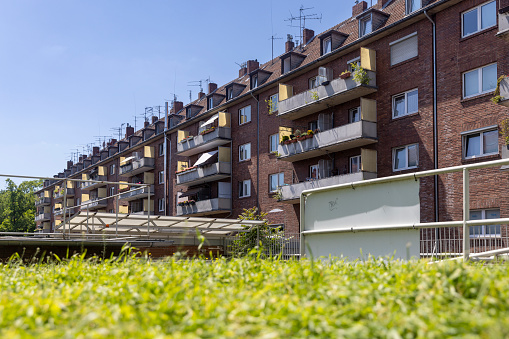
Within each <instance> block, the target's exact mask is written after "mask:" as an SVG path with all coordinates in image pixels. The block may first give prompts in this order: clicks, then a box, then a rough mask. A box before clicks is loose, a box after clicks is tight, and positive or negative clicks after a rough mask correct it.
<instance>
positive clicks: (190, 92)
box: [188, 90, 193, 102]
mask: <svg viewBox="0 0 509 339" xmlns="http://www.w3.org/2000/svg"><path fill="white" fill-rule="evenodd" d="M188 91H189V102H191V101H193V98H192V94H193V91H192V90H188Z"/></svg>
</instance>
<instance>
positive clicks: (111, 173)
mask: <svg viewBox="0 0 509 339" xmlns="http://www.w3.org/2000/svg"><path fill="white" fill-rule="evenodd" d="M113 174H115V164H111V165H110V175H113Z"/></svg>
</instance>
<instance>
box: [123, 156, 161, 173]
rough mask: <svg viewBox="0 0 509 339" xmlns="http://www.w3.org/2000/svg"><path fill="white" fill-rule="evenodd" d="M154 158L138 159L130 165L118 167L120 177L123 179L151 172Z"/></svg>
mask: <svg viewBox="0 0 509 339" xmlns="http://www.w3.org/2000/svg"><path fill="white" fill-rule="evenodd" d="M154 166H155V159H154V158H140V159H136V160H133V161H132V162H131V163H130V164H126V165H122V166H120V175H122V176H124V177H132V176H135V175H136V174H140V173H143V172H147V171H151V170H153V169H154Z"/></svg>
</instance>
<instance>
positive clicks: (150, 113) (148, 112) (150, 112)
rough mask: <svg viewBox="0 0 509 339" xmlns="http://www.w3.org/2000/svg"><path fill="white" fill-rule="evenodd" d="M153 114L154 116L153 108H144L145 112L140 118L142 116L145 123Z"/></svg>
mask: <svg viewBox="0 0 509 339" xmlns="http://www.w3.org/2000/svg"><path fill="white" fill-rule="evenodd" d="M153 114H154V108H153V107H145V112H144V113H143V114H141V116H143V118H144V119H145V120H144V121H145V122H147V121H148V118H147V116H151V115H153Z"/></svg>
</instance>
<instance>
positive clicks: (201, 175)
mask: <svg viewBox="0 0 509 339" xmlns="http://www.w3.org/2000/svg"><path fill="white" fill-rule="evenodd" d="M231 173H232V166H231V163H230V162H216V163H214V164H210V165H207V166H203V167H198V168H194V169H191V170H188V171H185V172H183V173H178V174H177V185H185V186H192V185H198V184H203V183H205V182H211V181H217V180H221V179H224V178H229V177H230V175H231Z"/></svg>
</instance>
